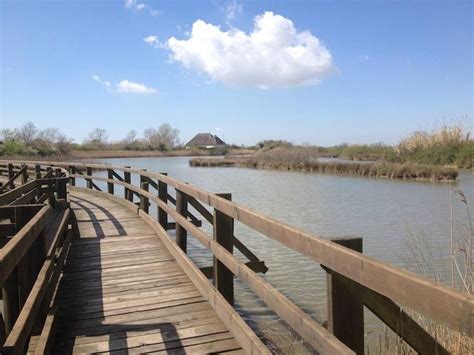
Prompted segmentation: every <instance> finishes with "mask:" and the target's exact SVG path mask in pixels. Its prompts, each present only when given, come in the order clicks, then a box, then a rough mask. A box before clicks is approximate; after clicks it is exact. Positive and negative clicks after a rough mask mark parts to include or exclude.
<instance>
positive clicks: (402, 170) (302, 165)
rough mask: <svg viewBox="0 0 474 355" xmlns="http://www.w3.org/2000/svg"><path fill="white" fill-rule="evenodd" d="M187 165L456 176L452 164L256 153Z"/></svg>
mask: <svg viewBox="0 0 474 355" xmlns="http://www.w3.org/2000/svg"><path fill="white" fill-rule="evenodd" d="M189 165H190V166H193V167H232V166H240V167H249V168H263V169H275V170H289V171H301V172H312V173H322V174H333V175H353V176H363V177H371V178H386V179H397V180H422V181H454V180H456V178H457V176H458V172H457V170H456V169H454V168H447V167H440V166H432V165H420V164H413V163H403V164H399V163H385V162H360V163H357V162H351V163H346V162H322V161H318V160H316V159H313V160H303V161H301V160H296V161H295V160H291V159H266V158H265V157H263V158H262V157H261V156H260V155H256V156H253V157H245V158H244V157H242V158H224V159H209V158H194V159H191V160H190V161H189Z"/></svg>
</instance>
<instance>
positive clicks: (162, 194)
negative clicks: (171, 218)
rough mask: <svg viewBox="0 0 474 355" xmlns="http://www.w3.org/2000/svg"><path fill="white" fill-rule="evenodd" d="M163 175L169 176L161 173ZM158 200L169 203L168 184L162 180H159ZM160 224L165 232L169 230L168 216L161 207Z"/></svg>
mask: <svg viewBox="0 0 474 355" xmlns="http://www.w3.org/2000/svg"><path fill="white" fill-rule="evenodd" d="M161 175H167V173H161ZM158 198H159V199H160V200H161V201H163V202H164V203H168V184H166V183H165V182H163V181H161V180H158ZM158 222H159V223H160V225H161V226H162V227H163V228H164V229H165V230H167V229H168V214H167V213H166V211H165V210H164V209H162V208H161V207H160V206H158Z"/></svg>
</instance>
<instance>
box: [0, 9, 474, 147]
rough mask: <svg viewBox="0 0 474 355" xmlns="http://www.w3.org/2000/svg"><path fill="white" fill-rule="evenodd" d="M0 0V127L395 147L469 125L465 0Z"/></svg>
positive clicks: (469, 41)
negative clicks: (171, 131) (427, 132)
mask: <svg viewBox="0 0 474 355" xmlns="http://www.w3.org/2000/svg"><path fill="white" fill-rule="evenodd" d="M0 10H1V48H0V49H1V71H0V75H1V76H0V80H1V88H0V90H1V92H0V97H1V111H0V114H1V126H2V128H5V127H8V128H12V127H18V126H20V125H21V124H23V123H25V122H29V121H31V122H33V123H35V124H36V125H37V126H38V127H39V128H46V127H57V128H59V129H60V130H61V131H63V132H64V133H65V134H66V135H68V136H70V137H72V138H74V139H75V140H76V141H82V139H83V138H84V137H85V136H86V135H87V134H88V132H89V131H91V130H92V129H93V128H96V127H99V128H105V129H107V131H108V132H109V134H110V138H111V139H119V138H121V137H123V136H125V134H126V133H127V132H128V131H129V130H131V129H136V130H137V131H138V132H139V133H141V132H142V131H143V129H144V128H147V127H152V126H155V127H156V126H158V125H160V124H161V123H164V122H169V123H170V124H171V125H172V126H174V127H177V128H178V129H180V131H181V138H182V140H184V141H186V140H188V139H189V138H191V137H192V136H193V135H194V134H195V133H196V132H214V133H215V132H216V129H220V135H222V134H223V135H224V137H225V139H226V140H227V141H228V142H233V143H237V144H253V143H255V142H256V141H258V140H261V139H267V138H276V139H287V140H290V141H293V142H295V143H304V142H305V143H313V144H318V145H332V144H338V143H341V142H350V143H371V142H378V141H384V142H387V143H395V142H397V141H398V140H399V139H400V138H402V137H403V136H404V135H406V134H407V133H409V132H410V131H412V130H415V129H431V128H433V127H434V126H435V125H440V124H442V123H449V122H450V121H452V120H455V119H457V120H462V121H463V122H464V123H466V124H468V125H471V127H472V121H473V70H474V64H473V25H472V23H473V3H472V2H471V1H464V2H462V1H399V2H387V1H337V2H335V1H292V2H289V1H253V2H245V1H239V2H237V1H217V0H215V1H209V2H205V1H189V2H185V1H147V0H142V1H138V0H136V1H134V0H128V2H126V1H105V0H104V1H34V2H33V1H8V0H1V1H0ZM199 20H201V21H199ZM193 24H194V27H193ZM256 25H257V27H258V26H260V27H258V28H255V26H256ZM218 26H219V27H218ZM259 29H260V31H259ZM308 31H309V32H308ZM252 34H253V35H252ZM173 37H174V40H170V38H173ZM146 38H148V40H147V41H145V39H146ZM290 47H291V48H290ZM290 52H291V54H288V53H290Z"/></svg>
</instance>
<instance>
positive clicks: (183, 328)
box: [30, 192, 241, 354]
mask: <svg viewBox="0 0 474 355" xmlns="http://www.w3.org/2000/svg"><path fill="white" fill-rule="evenodd" d="M70 199H71V208H72V210H73V211H74V213H75V215H76V218H77V222H78V226H79V231H80V237H78V238H75V239H73V240H72V243H71V248H70V250H69V254H68V258H67V262H66V265H65V267H64V270H63V274H62V277H61V281H60V283H59V287H58V290H57V295H56V298H55V304H57V305H58V306H59V308H58V314H57V329H58V330H57V334H56V337H55V342H54V343H55V344H54V349H53V352H54V353H61V354H63V353H71V352H73V353H100V352H117V353H125V352H126V353H144V352H158V353H159V352H168V353H183V352H186V353H207V352H212V353H213V352H232V353H234V352H240V351H241V348H240V346H239V345H238V343H237V342H236V340H235V339H234V337H233V335H232V334H231V333H230V332H229V331H228V329H227V328H226V327H225V326H224V324H223V323H222V322H221V321H220V319H219V318H218V316H217V315H216V313H215V312H214V310H213V309H212V308H211V306H210V304H209V303H208V302H207V301H206V300H205V299H204V298H203V297H202V295H201V293H200V292H199V291H198V290H197V288H196V287H195V286H194V284H193V283H192V282H191V280H190V278H189V277H188V276H187V275H186V274H185V273H184V272H183V270H182V269H181V268H180V266H179V265H178V263H177V262H176V260H175V259H174V258H173V256H171V254H170V253H169V252H168V250H167V249H166V247H165V246H164V245H163V243H162V242H161V241H160V239H159V238H158V236H157V235H156V233H155V231H154V230H153V229H152V228H151V227H150V226H149V225H148V224H146V223H145V221H143V219H142V218H141V217H139V216H137V215H136V214H134V213H133V212H132V211H131V210H130V209H128V208H127V207H124V206H122V205H120V204H118V203H116V202H115V201H113V200H109V199H107V198H103V197H98V196H94V195H92V194H88V193H83V192H73V193H71V195H70ZM36 342H37V338H35V337H33V338H32V340H31V343H30V351H34V350H35V345H36Z"/></svg>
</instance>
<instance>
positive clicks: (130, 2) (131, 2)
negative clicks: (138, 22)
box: [124, 0, 146, 11]
mask: <svg viewBox="0 0 474 355" xmlns="http://www.w3.org/2000/svg"><path fill="white" fill-rule="evenodd" d="M124 6H125V7H126V8H127V9H130V10H136V11H140V10H143V9H144V8H146V5H145V4H144V3H141V2H138V0H125V3H124Z"/></svg>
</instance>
